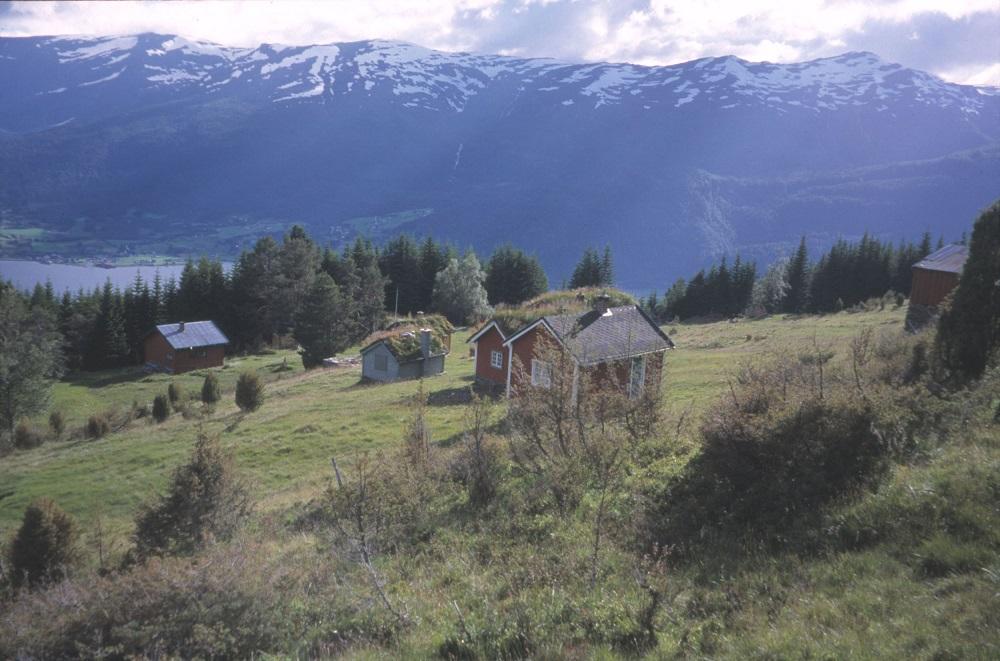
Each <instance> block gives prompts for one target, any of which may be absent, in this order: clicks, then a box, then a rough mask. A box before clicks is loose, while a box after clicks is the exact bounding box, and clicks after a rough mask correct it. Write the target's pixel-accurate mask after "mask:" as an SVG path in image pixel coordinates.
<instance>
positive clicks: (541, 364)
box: [531, 358, 552, 388]
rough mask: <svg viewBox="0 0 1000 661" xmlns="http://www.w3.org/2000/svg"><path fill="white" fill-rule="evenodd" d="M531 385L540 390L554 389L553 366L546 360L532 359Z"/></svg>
mask: <svg viewBox="0 0 1000 661" xmlns="http://www.w3.org/2000/svg"><path fill="white" fill-rule="evenodd" d="M531 385H533V386H538V387H540V388H551V387H552V366H551V365H549V364H548V363H547V362H545V361H544V360H538V359H537V358H532V359H531Z"/></svg>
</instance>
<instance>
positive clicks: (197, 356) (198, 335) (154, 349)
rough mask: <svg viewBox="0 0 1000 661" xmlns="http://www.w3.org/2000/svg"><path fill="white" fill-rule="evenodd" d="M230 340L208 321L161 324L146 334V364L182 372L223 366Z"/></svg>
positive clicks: (174, 372)
mask: <svg viewBox="0 0 1000 661" xmlns="http://www.w3.org/2000/svg"><path fill="white" fill-rule="evenodd" d="M227 344H229V339H228V338H227V337H226V336H225V335H223V333H222V331H220V330H219V328H218V327H217V326H216V325H215V324H214V323H213V322H211V321H189V322H184V321H181V322H179V323H176V324H160V325H159V326H157V327H156V328H155V329H154V330H152V331H150V333H149V334H148V335H146V339H145V340H144V341H143V353H144V357H145V360H146V364H147V365H149V366H150V367H153V368H155V369H158V370H163V371H165V372H171V373H173V374H181V373H182V372H190V371H192V370H198V369H203V368H206V367H222V363H223V361H224V359H225V355H226V345H227Z"/></svg>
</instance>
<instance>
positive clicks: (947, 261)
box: [913, 243, 969, 273]
mask: <svg viewBox="0 0 1000 661" xmlns="http://www.w3.org/2000/svg"><path fill="white" fill-rule="evenodd" d="M968 257H969V249H968V248H967V247H965V246H963V245H961V244H959V243H955V244H952V245H950V246H945V247H944V248H941V249H940V250H935V251H934V252H932V253H931V254H929V255H927V256H926V257H924V258H923V259H922V260H920V261H919V262H917V263H916V264H914V265H913V268H915V269H926V270H928V271H947V272H948V273H961V272H962V267H963V266H965V260H966V259H967V258H968Z"/></svg>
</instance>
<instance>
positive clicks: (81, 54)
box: [55, 37, 139, 63]
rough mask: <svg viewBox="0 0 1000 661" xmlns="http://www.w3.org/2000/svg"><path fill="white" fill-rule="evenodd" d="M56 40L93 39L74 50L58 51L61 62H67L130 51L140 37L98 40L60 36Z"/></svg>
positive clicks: (85, 40)
mask: <svg viewBox="0 0 1000 661" xmlns="http://www.w3.org/2000/svg"><path fill="white" fill-rule="evenodd" d="M55 41H59V42H62V41H70V42H75V43H86V42H88V41H91V43H89V44H87V45H85V46H80V47H79V48H74V49H73V50H66V51H58V55H59V62H60V63H65V62H73V61H76V60H91V59H94V58H95V57H101V56H103V55H108V54H109V53H120V52H121V51H130V50H132V49H133V48H135V45H136V44H137V43H138V42H139V39H138V38H137V37H103V38H100V39H96V40H90V39H85V38H65V37H58V38H56V39H55Z"/></svg>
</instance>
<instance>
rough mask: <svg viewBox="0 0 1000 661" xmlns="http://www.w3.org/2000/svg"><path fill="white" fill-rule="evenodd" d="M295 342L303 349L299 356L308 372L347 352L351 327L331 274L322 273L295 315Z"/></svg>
mask: <svg viewBox="0 0 1000 661" xmlns="http://www.w3.org/2000/svg"><path fill="white" fill-rule="evenodd" d="M294 336H295V341H296V342H298V343H299V345H300V346H301V347H302V349H301V351H299V355H301V356H302V364H303V365H304V366H305V367H306V368H307V369H308V368H310V367H315V366H317V365H320V364H322V362H323V359H324V358H328V357H330V356H333V355H335V354H338V353H340V352H341V351H343V350H344V349H346V348H347V347H348V346H349V345H350V343H351V338H350V327H349V319H348V316H347V310H346V306H345V304H344V298H343V296H342V295H341V293H340V288H339V287H337V283H335V282H334V281H333V278H331V277H330V276H329V275H328V274H327V273H320V274H319V275H318V276H316V278H315V279H314V280H313V284H312V286H311V287H310V288H309V291H308V292H306V295H305V298H304V299H303V301H302V305H301V307H300V309H299V312H298V314H296V315H295V328H294Z"/></svg>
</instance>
